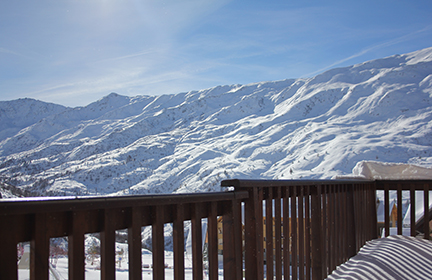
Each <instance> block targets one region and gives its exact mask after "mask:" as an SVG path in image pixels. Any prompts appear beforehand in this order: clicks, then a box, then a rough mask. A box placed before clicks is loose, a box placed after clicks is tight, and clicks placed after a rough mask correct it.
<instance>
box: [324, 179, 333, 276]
mask: <svg viewBox="0 0 432 280" xmlns="http://www.w3.org/2000/svg"><path fill="white" fill-rule="evenodd" d="M334 205H335V203H334V185H330V186H328V208H329V211H328V219H329V225H328V247H327V250H328V269H329V270H330V271H332V270H333V267H334V251H335V246H334V242H335V230H334V226H335V218H334V216H335V212H334ZM329 270H327V271H326V273H329Z"/></svg>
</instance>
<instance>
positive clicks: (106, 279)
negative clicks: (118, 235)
mask: <svg viewBox="0 0 432 280" xmlns="http://www.w3.org/2000/svg"><path fill="white" fill-rule="evenodd" d="M115 217H116V213H115V211H114V210H112V209H105V211H104V227H103V231H102V232H101V234H100V237H101V279H102V280H114V279H115V230H114V223H115Z"/></svg>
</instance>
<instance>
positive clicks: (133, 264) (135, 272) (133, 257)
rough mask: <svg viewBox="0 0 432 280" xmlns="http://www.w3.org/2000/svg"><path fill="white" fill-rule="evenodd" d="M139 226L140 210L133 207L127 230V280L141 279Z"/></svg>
mask: <svg viewBox="0 0 432 280" xmlns="http://www.w3.org/2000/svg"><path fill="white" fill-rule="evenodd" d="M141 224H142V212H141V208H140V207H133V208H132V213H131V223H130V226H129V228H128V246H129V247H128V252H129V280H141V279H142V251H141V250H142V249H141V248H142V244H141Z"/></svg>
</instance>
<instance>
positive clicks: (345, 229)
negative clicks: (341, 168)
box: [342, 185, 349, 261]
mask: <svg viewBox="0 0 432 280" xmlns="http://www.w3.org/2000/svg"><path fill="white" fill-rule="evenodd" d="M342 207H343V211H342V215H343V220H342V221H343V225H342V227H343V236H344V243H343V254H344V259H343V261H347V260H348V258H349V256H348V254H349V253H348V240H349V239H348V234H349V230H348V219H349V218H348V216H349V215H348V186H347V185H343V204H342Z"/></svg>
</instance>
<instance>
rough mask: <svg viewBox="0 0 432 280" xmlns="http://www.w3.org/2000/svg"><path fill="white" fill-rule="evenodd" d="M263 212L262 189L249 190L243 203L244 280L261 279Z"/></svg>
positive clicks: (262, 274)
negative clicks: (247, 196)
mask: <svg viewBox="0 0 432 280" xmlns="http://www.w3.org/2000/svg"><path fill="white" fill-rule="evenodd" d="M262 224H263V212H262V189H261V188H250V189H249V198H248V199H247V200H246V201H245V233H246V235H245V262H246V271H245V274H246V279H247V280H250V279H256V278H263V277H264V273H263V253H262V248H263V227H262Z"/></svg>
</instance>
